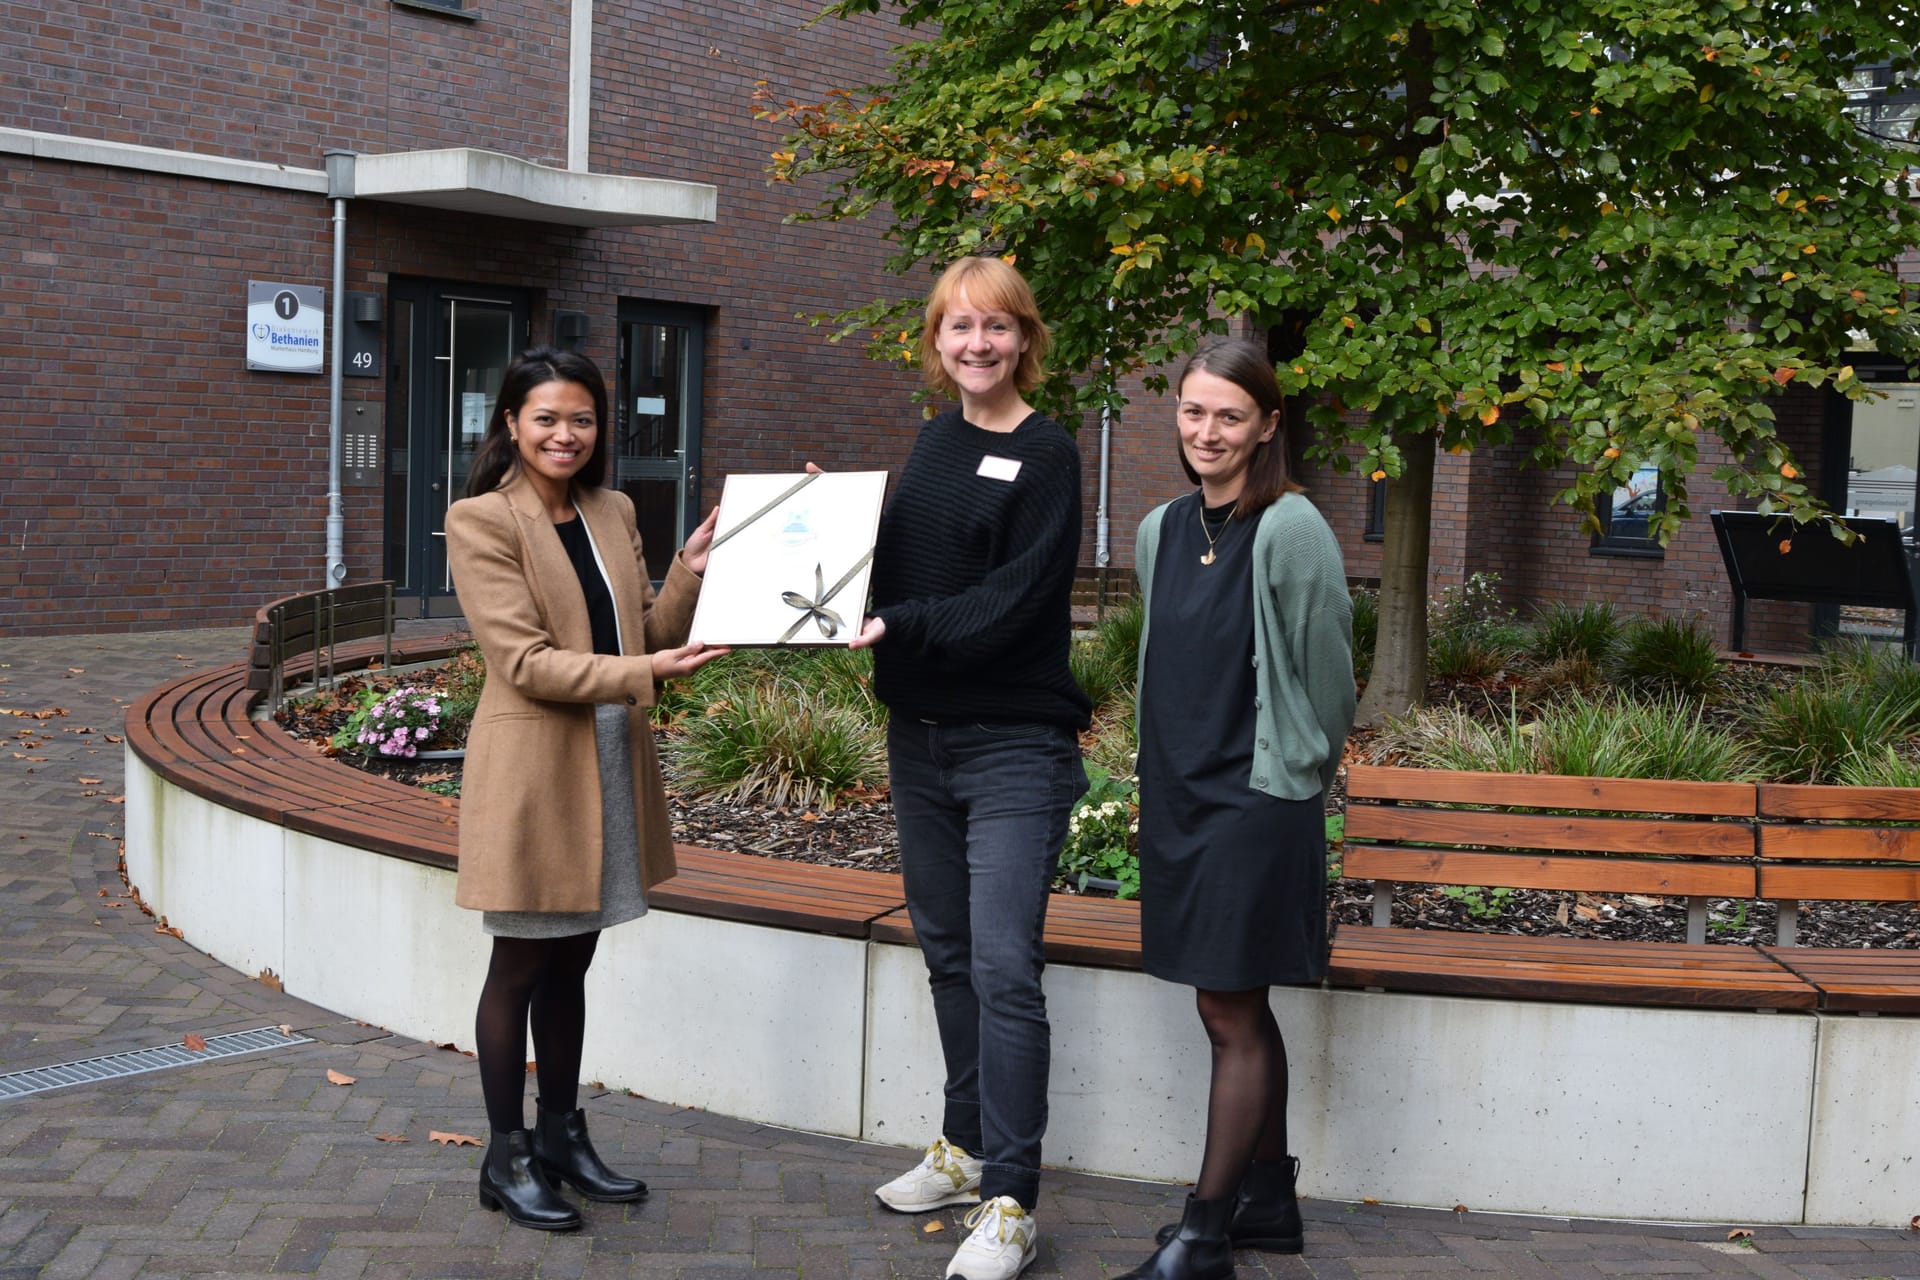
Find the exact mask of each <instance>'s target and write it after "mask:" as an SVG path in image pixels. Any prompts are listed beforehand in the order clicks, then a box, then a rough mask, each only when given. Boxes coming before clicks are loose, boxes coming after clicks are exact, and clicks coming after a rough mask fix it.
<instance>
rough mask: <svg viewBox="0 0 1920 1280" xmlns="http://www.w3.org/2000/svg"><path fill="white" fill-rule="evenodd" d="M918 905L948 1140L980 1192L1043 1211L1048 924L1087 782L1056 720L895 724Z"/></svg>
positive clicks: (910, 890)
mask: <svg viewBox="0 0 1920 1280" xmlns="http://www.w3.org/2000/svg"><path fill="white" fill-rule="evenodd" d="M887 758H888V764H889V767H890V770H891V773H892V782H893V814H894V821H895V823H896V825H897V826H898V829H899V832H900V865H901V870H902V872H903V874H904V877H905V880H906V892H907V910H908V912H909V914H911V916H912V918H913V930H914V933H915V935H916V936H917V937H918V938H919V940H920V950H921V952H922V954H923V955H924V956H925V957H926V962H927V981H928V985H929V986H931V987H932V989H933V1013H934V1019H935V1021H936V1022H937V1023H938V1024H939V1027H940V1048H941V1051H942V1052H943V1053H944V1054H945V1056H946V1060H947V1084H946V1111H945V1115H944V1117H943V1119H942V1122H941V1128H942V1131H943V1132H944V1134H945V1136H946V1138H947V1141H949V1142H951V1143H953V1144H954V1145H956V1146H959V1147H964V1148H965V1149H966V1151H967V1152H968V1154H970V1155H976V1156H979V1157H981V1158H982V1159H983V1160H984V1161H985V1167H984V1169H983V1171H982V1174H981V1179H980V1196H981V1198H982V1199H983V1200H984V1199H989V1198H991V1197H993V1196H998V1195H1010V1196H1012V1197H1013V1198H1014V1199H1016V1200H1018V1201H1019V1202H1020V1203H1021V1204H1022V1205H1024V1206H1026V1207H1027V1208H1029V1209H1031V1208H1033V1207H1034V1204H1035V1202H1036V1201H1037V1200H1038V1199H1039V1194H1040V1141H1041V1138H1042V1136H1043V1135H1044V1134H1045V1133H1046V1131H1047V1070H1048V1065H1049V1060H1048V1050H1049V1046H1048V1028H1047V1000H1046V996H1045V995H1044V994H1042V992H1041V990H1040V973H1041V970H1042V969H1043V968H1044V967H1045V963H1046V961H1045V955H1044V953H1043V951H1042V946H1041V931H1042V930H1043V929H1044V928H1045V927H1046V922H1047V895H1048V892H1049V887H1050V885H1051V883H1052V880H1053V875H1054V870H1055V867H1056V865H1057V864H1058V862H1059V859H1060V845H1061V842H1062V841H1063V840H1065V838H1066V834H1067V817H1068V815H1069V814H1070V813H1071V812H1072V811H1073V806H1074V802H1075V801H1077V800H1078V799H1079V798H1080V797H1081V796H1082V795H1084V794H1085V793H1086V790H1087V776H1086V771H1085V769H1083V768H1082V767H1081V764H1080V743H1079V739H1078V738H1077V736H1076V735H1075V734H1074V732H1073V730H1071V729H1068V728H1064V727H1062V726H1058V725H1043V724H1019V725H982V724H928V723H926V722H925V721H922V720H915V719H912V718H909V717H904V716H896V717H894V718H893V720H892V722H891V723H890V724H889V725H888V727H887Z"/></svg>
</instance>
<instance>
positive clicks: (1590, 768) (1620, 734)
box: [1533, 696, 1647, 778]
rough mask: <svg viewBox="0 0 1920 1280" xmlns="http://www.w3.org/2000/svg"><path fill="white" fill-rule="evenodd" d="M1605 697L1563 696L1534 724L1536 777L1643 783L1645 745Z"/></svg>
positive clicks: (1628, 719) (1633, 722) (1631, 720)
mask: <svg viewBox="0 0 1920 1280" xmlns="http://www.w3.org/2000/svg"><path fill="white" fill-rule="evenodd" d="M1622 711H1623V708H1621V707H1620V706H1617V705H1615V703H1614V702H1613V701H1612V700H1610V699H1606V698H1592V697H1582V696H1568V697H1566V698H1563V699H1559V700H1557V701H1554V702H1551V703H1549V704H1548V705H1547V706H1546V707H1545V708H1544V709H1543V710H1542V711H1541V713H1540V718H1539V719H1538V720H1537V721H1535V723H1534V726H1533V730H1534V740H1535V742H1536V744H1537V747H1538V751H1539V757H1540V763H1541V772H1542V773H1558V774H1564V775H1566V776H1569V777H1583V778H1644V777H1646V776H1647V771H1646V770H1647V746H1646V743H1645V742H1644V741H1643V740H1642V739H1641V737H1640V735H1639V734H1638V733H1637V732H1636V731H1635V730H1636V728H1637V727H1638V726H1637V723H1636V720H1635V719H1634V718H1633V717H1632V716H1629V715H1623V714H1622Z"/></svg>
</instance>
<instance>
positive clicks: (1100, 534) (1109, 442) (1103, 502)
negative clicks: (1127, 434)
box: [1093, 298, 1114, 615]
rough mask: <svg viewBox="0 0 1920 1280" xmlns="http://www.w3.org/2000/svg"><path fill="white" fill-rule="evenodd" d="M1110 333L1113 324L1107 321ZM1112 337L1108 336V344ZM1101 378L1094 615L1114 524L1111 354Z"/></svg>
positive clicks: (1102, 608)
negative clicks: (1103, 386)
mask: <svg viewBox="0 0 1920 1280" xmlns="http://www.w3.org/2000/svg"><path fill="white" fill-rule="evenodd" d="M1107 314H1108V315H1109V316H1111V315H1112V314H1113V299H1112V298H1108V299H1107ZM1108 325H1109V329H1111V325H1112V321H1111V320H1109V321H1108ZM1111 339H1112V335H1111V332H1109V335H1108V340H1109V341H1111ZM1100 373H1101V376H1102V377H1104V378H1105V379H1106V380H1107V395H1106V399H1105V400H1103V401H1102V402H1101V405H1100V497H1099V501H1098V502H1097V504H1096V505H1095V507H1094V515H1093V567H1094V569H1095V570H1096V571H1097V572H1098V573H1099V576H1100V597H1099V604H1098V607H1097V609H1096V610H1095V612H1096V614H1097V615H1101V614H1105V612H1106V608H1107V570H1108V568H1109V567H1110V566H1111V565H1112V564H1113V538H1112V533H1113V524H1112V519H1111V516H1110V513H1109V512H1108V510H1107V500H1108V498H1109V496H1110V495H1111V493H1112V488H1113V386H1114V377H1113V359H1112V355H1111V352H1110V351H1109V352H1108V353H1106V354H1103V355H1102V357H1101V370H1100Z"/></svg>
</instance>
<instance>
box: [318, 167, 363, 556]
mask: <svg viewBox="0 0 1920 1280" xmlns="http://www.w3.org/2000/svg"><path fill="white" fill-rule="evenodd" d="M354 155H355V153H354V152H351V151H339V150H329V151H328V152H327V153H326V157H327V198H328V199H329V200H331V201H333V292H332V297H331V301H332V303H333V305H332V306H331V307H330V308H329V309H328V310H329V314H330V316H331V320H332V325H333V358H332V359H331V361H329V368H328V370H327V375H328V376H327V549H326V559H325V560H324V561H323V562H322V566H321V567H322V575H323V580H322V582H321V585H322V586H323V587H337V586H341V585H342V584H344V583H345V582H346V580H347V525H346V511H345V509H344V505H343V503H342V501H341V496H340V488H341V484H340V471H341V466H340V464H341V459H342V457H343V456H344V453H345V449H344V448H343V442H342V440H341V403H340V402H341V385H340V377H341V368H342V366H343V365H344V363H345V361H346V358H347V326H346V324H345V321H346V314H347V201H348V200H349V199H351V198H352V196H353V160H354Z"/></svg>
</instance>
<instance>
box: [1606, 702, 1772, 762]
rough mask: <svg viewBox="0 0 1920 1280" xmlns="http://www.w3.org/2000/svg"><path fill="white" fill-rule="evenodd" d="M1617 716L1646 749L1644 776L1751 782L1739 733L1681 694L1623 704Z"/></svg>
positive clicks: (1749, 755) (1750, 756)
mask: <svg viewBox="0 0 1920 1280" xmlns="http://www.w3.org/2000/svg"><path fill="white" fill-rule="evenodd" d="M1616 710H1617V712H1618V714H1620V715H1621V716H1622V717H1623V718H1625V719H1626V720H1627V721H1628V722H1629V723H1630V724H1631V725H1632V726H1633V729H1632V731H1633V734H1634V736H1635V737H1636V738H1637V739H1638V740H1639V741H1640V742H1641V743H1642V744H1643V745H1644V746H1645V747H1646V752H1647V754H1646V761H1645V765H1644V768H1645V772H1643V773H1641V774H1639V775H1638V776H1640V777H1643V778H1673V779H1676V780H1678V781H1683V782H1750V781H1752V780H1753V779H1754V778H1755V776H1756V771H1755V767H1754V758H1753V752H1752V750H1751V749H1750V748H1749V747H1748V745H1747V743H1746V742H1745V741H1743V740H1742V739H1741V738H1740V736H1739V735H1738V734H1735V733H1733V732H1731V731H1730V730H1728V729H1725V728H1723V727H1721V726H1719V725H1716V724H1713V723H1712V722H1710V721H1709V720H1708V719H1707V715H1706V708H1705V706H1704V705H1703V704H1701V703H1699V702H1694V701H1690V700H1687V699H1684V698H1676V697H1667V698H1654V699H1650V700H1645V701H1634V702H1622V703H1620V704H1619V705H1618V707H1617V708H1616Z"/></svg>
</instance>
